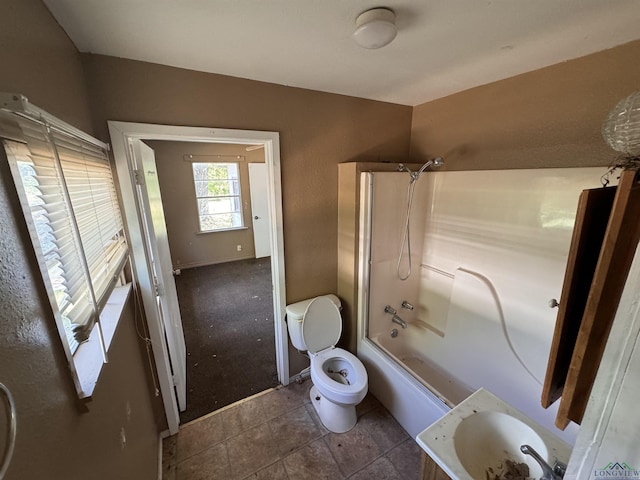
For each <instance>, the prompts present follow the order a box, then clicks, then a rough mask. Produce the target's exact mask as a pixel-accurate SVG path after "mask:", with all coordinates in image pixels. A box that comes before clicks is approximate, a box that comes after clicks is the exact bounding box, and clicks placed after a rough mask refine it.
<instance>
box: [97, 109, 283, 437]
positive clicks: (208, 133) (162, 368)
mask: <svg viewBox="0 0 640 480" xmlns="http://www.w3.org/2000/svg"><path fill="white" fill-rule="evenodd" d="M107 123H108V125H109V134H110V135H111V142H112V149H113V156H114V158H115V163H116V169H117V172H118V181H119V184H120V191H121V195H122V201H123V207H124V216H125V221H126V223H127V228H128V231H129V244H130V248H131V252H132V257H133V260H134V262H133V263H134V266H135V268H136V274H137V276H138V281H139V282H141V283H142V282H149V281H150V279H149V278H145V276H148V275H149V272H148V270H147V267H146V260H145V258H144V246H143V242H142V225H141V220H140V218H139V211H138V207H137V200H136V196H135V174H134V172H133V169H132V167H131V165H133V161H132V160H133V158H132V155H133V154H132V152H131V150H130V148H129V142H130V140H169V141H182V142H184V141H187V142H209V143H239V144H250V145H264V152H265V163H266V164H267V175H268V195H269V223H270V227H271V228H270V242H271V272H272V273H271V274H272V279H273V281H272V284H273V309H274V330H275V344H276V367H277V369H278V379H279V381H280V383H282V384H283V385H287V384H288V383H289V353H288V345H287V325H286V323H285V307H286V296H285V275H284V235H283V222H282V185H281V180H280V179H281V175H280V135H279V134H278V132H263V131H254V130H230V129H218V128H207V127H181V126H172V125H154V124H146V123H131V122H118V121H109V122H107ZM141 256H142V257H143V258H140V257H141ZM148 323H149V333H150V336H151V342H152V345H153V349H154V357H155V362H156V368H157V371H158V377H159V381H160V389H161V394H162V400H163V403H164V408H165V412H166V415H167V423H168V427H169V431H170V433H171V434H175V433H177V431H178V425H179V423H180V417H179V414H178V407H177V402H176V398H175V395H174V392H173V380H172V378H171V367H170V364H169V356H168V352H167V346H166V343H165V342H164V341H163V333H162V325H160V324H159V323H158V321H157V320H156V321H152V320H150V319H148Z"/></svg>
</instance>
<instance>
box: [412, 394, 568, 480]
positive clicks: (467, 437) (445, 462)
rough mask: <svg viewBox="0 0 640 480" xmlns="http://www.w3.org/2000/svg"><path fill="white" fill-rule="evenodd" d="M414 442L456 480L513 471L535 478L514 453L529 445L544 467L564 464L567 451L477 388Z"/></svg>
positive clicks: (535, 470) (533, 466)
mask: <svg viewBox="0 0 640 480" xmlns="http://www.w3.org/2000/svg"><path fill="white" fill-rule="evenodd" d="M416 441H417V442H418V444H419V445H420V446H421V447H422V449H423V450H424V451H425V452H426V453H427V454H428V455H429V456H430V457H431V458H432V459H433V460H434V461H435V462H436V463H437V464H438V465H439V466H440V468H442V470H444V471H445V473H447V475H449V476H450V477H451V478H455V479H458V480H477V479H486V478H513V477H510V476H509V475H506V476H505V474H507V473H513V470H512V469H513V468H518V469H520V468H524V466H523V465H522V464H526V465H527V467H528V469H529V474H528V478H540V477H541V476H542V469H541V468H540V466H539V465H538V463H537V462H536V461H535V460H534V459H533V458H532V457H531V456H530V455H525V454H524V453H522V452H521V451H520V446H521V445H529V446H530V447H532V449H533V450H535V451H536V452H537V453H538V454H539V455H540V457H542V458H543V459H544V460H545V461H546V462H547V463H548V464H550V465H553V464H554V462H555V461H556V460H558V461H560V462H562V463H564V464H566V463H567V462H568V460H569V456H570V454H571V447H570V446H569V445H568V444H566V443H565V442H563V441H562V440H560V439H559V438H558V437H556V436H555V435H553V434H552V433H551V432H549V431H548V430H546V429H544V428H542V427H541V426H540V425H538V424H537V423H535V422H534V421H533V420H531V419H530V418H528V417H527V416H526V415H524V414H523V413H521V412H519V411H518V410H516V409H515V408H513V407H511V406H510V405H509V404H508V403H506V402H504V401H503V400H501V399H499V398H498V397H496V396H495V395H493V394H492V393H490V392H488V391H486V390H485V389H483V388H481V389H479V390H477V391H476V392H474V393H473V394H472V395H471V396H469V397H468V398H467V399H466V400H464V401H463V402H461V403H460V404H458V405H457V406H456V407H455V408H453V409H452V410H451V411H450V412H449V413H447V414H446V415H445V416H444V417H442V418H441V419H440V420H438V421H436V422H435V423H434V424H432V425H431V426H429V427H427V428H426V429H425V430H423V431H422V432H420V433H419V434H418V436H417V437H416Z"/></svg>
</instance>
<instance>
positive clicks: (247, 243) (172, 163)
mask: <svg viewBox="0 0 640 480" xmlns="http://www.w3.org/2000/svg"><path fill="white" fill-rule="evenodd" d="M145 143H147V144H148V145H149V146H150V147H151V148H153V150H154V151H155V152H156V166H157V167H158V180H159V182H160V193H161V195H162V205H163V208H164V216H165V220H166V222H167V235H168V238H169V247H170V249H171V260H172V263H173V268H174V269H175V268H189V267H197V266H202V265H210V264H213V263H222V262H230V261H234V260H241V259H244V258H254V257H255V250H254V246H253V227H252V220H251V218H252V213H251V189H250V188H249V168H248V166H247V164H248V163H264V150H263V149H260V150H253V151H249V152H247V150H246V147H245V146H244V145H230V144H227V145H225V144H213V143H189V142H164V141H146V142H145ZM188 155H193V156H195V157H197V158H199V160H201V161H207V162H238V164H239V167H240V192H241V193H242V199H243V206H242V209H243V218H244V224H245V227H246V228H245V229H243V230H231V231H228V232H215V233H204V234H201V233H198V228H199V227H198V211H197V208H196V201H195V189H194V185H193V170H192V167H191V165H192V164H191V163H190V162H188V161H185V156H188ZM218 156H220V157H218ZM237 245H241V246H242V251H240V252H238V251H237V248H236V246H237Z"/></svg>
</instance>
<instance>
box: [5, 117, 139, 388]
mask: <svg viewBox="0 0 640 480" xmlns="http://www.w3.org/2000/svg"><path fill="white" fill-rule="evenodd" d="M0 142H1V146H2V148H3V149H4V151H5V153H6V156H7V160H8V162H9V166H10V168H11V173H12V176H13V179H14V183H15V185H16V189H17V191H18V195H19V197H20V202H21V205H22V209H23V211H24V214H25V219H26V221H27V226H28V227H29V232H30V234H31V239H32V242H33V245H34V249H35V252H36V256H37V257H38V262H39V265H40V269H41V272H42V276H43V280H44V283H45V287H46V289H47V292H48V294H49V298H50V300H51V305H52V308H53V313H54V317H55V319H56V323H57V324H58V330H59V331H60V334H61V337H62V339H63V342H64V343H65V344H66V345H65V351H66V352H67V354H68V355H70V356H71V360H74V357H75V354H76V353H77V352H78V350H79V347H80V345H81V344H83V343H84V342H87V341H88V340H89V338H90V337H91V338H96V335H95V334H94V331H95V330H98V335H97V336H98V338H97V340H98V341H99V343H101V344H102V345H103V347H104V338H100V337H101V335H102V334H101V331H100V329H99V328H97V329H96V328H95V327H96V325H98V327H99V321H100V314H101V312H102V310H103V308H104V307H105V305H106V304H107V301H108V300H109V298H110V295H111V293H112V291H113V290H114V288H115V287H116V286H117V285H118V283H119V282H120V277H121V273H122V270H123V268H124V264H125V262H126V260H127V258H128V251H127V245H126V242H125V237H124V229H123V223H122V217H121V214H120V208H119V205H118V199H117V195H116V190H115V185H114V183H113V178H112V176H111V169H110V166H109V161H108V158H107V156H106V150H105V148H104V147H103V146H102V145H100V143H99V142H98V141H97V140H96V141H95V142H96V143H91V142H88V141H86V140H85V139H81V138H78V137H76V136H74V135H71V134H67V133H64V132H63V131H60V130H57V129H55V128H52V127H50V126H47V125H46V124H42V123H40V122H36V121H33V120H30V119H27V118H23V117H21V116H19V115H16V114H14V113H9V112H6V111H0ZM94 350H95V349H94ZM98 353H99V357H100V364H101V363H102V359H103V358H104V357H106V351H105V350H103V349H98ZM75 367H76V371H77V370H79V367H78V365H75ZM72 370H73V368H72ZM84 370H86V368H85V369H84ZM90 370H95V369H90ZM74 373H75V374H76V376H77V372H74ZM98 373H99V368H98ZM74 380H76V387H77V388H78V392H79V393H80V394H81V395H80V396H81V397H82V396H88V392H87V388H86V381H85V380H86V379H82V378H81V379H78V378H75V377H74ZM94 380H97V373H95V379H94ZM83 384H84V385H83ZM91 390H92V388H91Z"/></svg>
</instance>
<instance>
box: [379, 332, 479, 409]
mask: <svg viewBox="0 0 640 480" xmlns="http://www.w3.org/2000/svg"><path fill="white" fill-rule="evenodd" d="M422 328H424V327H422V326H420V325H419V324H418V326H416V324H412V323H409V324H408V325H407V328H406V329H397V332H398V336H397V337H392V336H391V335H390V334H378V335H376V336H375V337H374V338H373V340H372V341H373V343H374V344H375V345H376V346H377V347H378V348H380V349H381V350H382V351H383V352H384V353H385V354H387V355H388V356H389V357H391V358H392V359H393V360H394V361H395V362H396V364H398V365H399V366H401V367H402V368H403V369H404V370H406V371H407V372H408V373H409V374H410V375H411V376H412V377H413V378H415V379H416V380H418V382H420V383H421V384H422V385H423V386H424V387H425V388H426V389H427V390H429V391H430V392H431V393H433V394H434V395H435V396H436V397H438V399H439V400H440V401H442V402H443V403H444V404H445V405H447V406H448V407H450V408H453V407H455V406H456V405H457V404H458V403H460V402H462V401H463V400H464V399H465V398H467V397H468V396H469V395H471V394H472V393H473V390H472V389H471V388H469V387H467V386H465V385H464V384H462V383H461V382H459V381H456V380H455V379H453V378H451V375H449V374H447V373H446V372H445V371H444V370H443V369H442V368H440V367H439V366H438V365H436V364H435V363H433V362H432V361H430V360H429V359H428V358H427V357H426V356H425V355H424V354H423V353H422V350H424V344H422V345H421V342H420V340H419V338H420V335H418V334H416V333H417V332H415V330H420V329H422Z"/></svg>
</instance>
